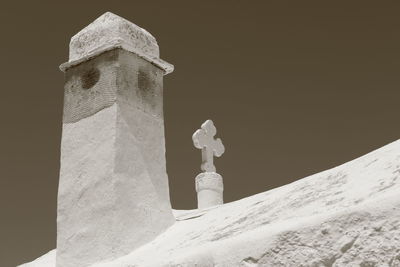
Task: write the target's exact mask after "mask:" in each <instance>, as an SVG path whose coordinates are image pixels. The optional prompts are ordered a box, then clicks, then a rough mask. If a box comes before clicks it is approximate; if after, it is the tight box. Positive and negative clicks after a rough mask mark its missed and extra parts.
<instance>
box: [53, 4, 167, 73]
mask: <svg viewBox="0 0 400 267" xmlns="http://www.w3.org/2000/svg"><path fill="white" fill-rule="evenodd" d="M114 48H123V49H125V50H127V51H130V52H132V53H135V54H137V55H138V56H140V57H142V58H144V59H146V60H147V61H149V62H151V63H152V64H155V65H156V66H158V67H159V68H161V69H163V70H164V71H165V73H166V74H167V73H170V72H172V71H173V69H174V66H173V65H171V64H169V63H167V62H165V61H163V60H162V59H160V52H159V48H158V44H157V41H156V39H155V38H154V37H153V36H152V35H151V34H150V33H149V32H148V31H146V30H145V29H142V28H140V27H139V26H137V25H135V24H133V23H132V22H130V21H128V20H126V19H124V18H121V17H120V16H117V15H115V14H113V13H111V12H106V13H104V14H103V15H102V16H100V17H99V18H97V19H96V20H95V21H93V22H92V23H91V24H89V25H88V26H87V27H85V28H84V29H82V30H81V31H80V32H78V33H77V34H76V35H74V36H73V37H72V38H71V42H70V45H69V61H68V62H67V63H64V64H62V65H61V66H60V68H61V70H66V69H68V68H70V67H72V66H75V65H77V64H80V63H81V62H83V61H86V60H87V59H90V58H92V57H95V56H97V55H99V54H101V53H103V52H105V51H109V50H112V49H114Z"/></svg>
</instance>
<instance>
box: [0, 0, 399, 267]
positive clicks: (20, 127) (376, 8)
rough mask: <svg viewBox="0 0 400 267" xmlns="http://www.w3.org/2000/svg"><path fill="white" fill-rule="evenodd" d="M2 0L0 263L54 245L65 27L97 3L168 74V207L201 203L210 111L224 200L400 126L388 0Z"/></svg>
mask: <svg viewBox="0 0 400 267" xmlns="http://www.w3.org/2000/svg"><path fill="white" fill-rule="evenodd" d="M331 2H332V3H331V4H327V3H328V1H315V2H312V3H311V2H305V1H291V2H283V1H274V2H272V1H25V2H22V1H10V2H9V3H8V4H6V3H5V2H2V4H1V11H0V13H1V14H0V15H1V16H0V21H1V24H0V25H1V26H0V27H1V52H0V53H1V59H2V64H1V67H0V68H1V74H2V75H1V77H2V79H1V88H2V94H1V98H0V99H1V105H0V109H1V110H0V111H1V112H0V116H1V124H2V126H1V138H0V144H1V146H0V147H1V152H0V162H1V179H0V190H1V192H0V207H1V213H0V216H1V220H0V224H1V227H0V266H1V267H3V266H15V265H16V264H20V263H22V262H25V261H29V260H32V259H34V258H36V257H38V256H40V255H41V254H43V253H45V252H47V251H48V250H50V249H52V248H54V247H55V237H56V196H57V185H58V171H59V152H60V138H61V119H62V108H63V82H64V78H63V74H62V73H61V72H60V71H59V70H58V66H59V64H61V63H63V62H65V61H67V57H68V43H69V39H70V38H71V36H73V35H74V34H75V33H76V32H78V31H79V30H81V29H82V28H83V27H85V26H86V25H87V24H89V23H90V22H92V21H93V20H94V19H96V18H97V17H98V16H100V15H101V14H102V13H104V12H106V11H111V12H114V13H116V14H118V15H120V16H122V17H125V18H126V19H128V20H130V21H132V22H134V23H136V24H138V25H139V26H141V27H143V28H145V29H146V30H148V31H149V32H151V33H152V34H153V35H154V36H155V37H156V38H157V40H158V43H159V45H160V49H161V57H162V58H163V59H164V60H167V61H168V62H170V63H172V64H174V65H175V72H174V73H172V74H170V75H168V76H166V77H165V79H164V103H165V123H166V144H167V168H168V174H169V182H170V192H171V198H172V204H173V206H174V207H175V208H178V209H190V208H194V207H195V205H196V194H195V191H194V177H195V176H196V175H197V174H198V173H199V167H200V151H198V150H197V149H195V148H194V147H193V145H192V140H191V135H192V133H193V132H194V131H195V130H196V129H197V128H198V127H199V126H200V125H201V123H202V122H203V121H204V120H206V119H208V118H211V119H213V120H214V122H215V124H216V126H217V129H218V130H219V132H218V135H219V137H221V138H222V140H223V142H224V144H225V147H226V152H225V154H224V155H223V157H222V158H220V159H217V160H216V165H217V170H218V172H219V173H221V174H222V175H223V177H224V183H225V200H226V201H233V200H237V199H240V198H243V197H246V196H250V195H253V194H256V193H259V192H263V191H266V190H269V189H271V188H275V187H277V186H281V185H284V184H287V183H290V182H292V181H295V180H297V179H299V178H302V177H304V176H308V175H310V174H313V173H316V172H319V171H322V170H325V169H328V168H331V167H334V166H336V165H338V164H341V163H344V162H346V161H349V160H351V159H353V158H356V157H358V156H361V155H363V154H365V153H367V152H369V151H371V150H373V149H376V148H379V147H381V146H383V145H385V144H387V143H389V142H392V141H394V140H396V139H398V137H399V136H400V123H399V121H400V120H399V117H400V116H399V114H400V112H399V111H400V105H399V103H400V101H399V97H400V90H399V89H400V88H399V85H400V75H399V70H400V64H399V62H400V50H399V47H400V16H399V14H400V5H399V4H398V3H396V1H391V2H386V1H375V2H373V3H375V4H373V3H370V2H366V1H357V2H355V1H339V2H338V1H331Z"/></svg>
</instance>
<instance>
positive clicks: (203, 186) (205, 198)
mask: <svg viewBox="0 0 400 267" xmlns="http://www.w3.org/2000/svg"><path fill="white" fill-rule="evenodd" d="M195 180H196V192H197V207H198V208H199V209H204V208H208V207H212V206H216V205H221V204H223V203H224V198H223V191H224V184H223V181H222V176H221V175H219V174H218V173H216V172H202V173H200V174H199V175H197V176H196V179H195Z"/></svg>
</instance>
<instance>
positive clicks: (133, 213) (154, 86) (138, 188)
mask: <svg viewBox="0 0 400 267" xmlns="http://www.w3.org/2000/svg"><path fill="white" fill-rule="evenodd" d="M88 73H89V74H92V73H94V74H95V73H98V75H88ZM162 79H163V73H162V70H160V69H159V68H157V67H155V66H154V65H153V64H151V63H149V62H148V61H146V60H144V59H143V58H141V57H139V56H137V55H136V54H134V53H130V52H127V51H126V50H124V49H114V50H112V51H108V52H105V53H103V54H101V55H99V56H98V57H96V58H93V59H92V60H89V61H86V62H83V63H82V64H80V65H77V66H75V67H73V68H70V69H68V70H67V72H66V84H65V95H64V112H63V114H64V116H63V133H62V141H61V164H60V182H59V191H58V203H57V207H58V214H57V266H58V267H76V266H79V267H83V266H88V265H90V264H93V263H95V262H98V261H101V260H106V259H107V260H110V259H113V258H114V259H115V258H118V257H120V256H122V255H126V254H127V253H129V252H131V251H132V250H134V249H136V248H138V247H140V246H142V245H144V244H146V243H148V242H149V241H151V240H153V239H154V238H155V237H157V236H158V235H159V234H160V233H162V232H163V231H165V229H166V228H168V227H169V226H171V225H172V224H173V223H174V222H175V218H174V216H173V214H172V209H171V205H170V199H169V187H168V177H167V173H166V166H165V141H164V119H163V113H162V111H163V98H162V92H163V88H162ZM89 85H90V86H89Z"/></svg>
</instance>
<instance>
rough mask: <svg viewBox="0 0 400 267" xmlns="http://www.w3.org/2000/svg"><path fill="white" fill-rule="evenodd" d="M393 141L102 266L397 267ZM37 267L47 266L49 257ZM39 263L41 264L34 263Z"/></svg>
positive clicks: (191, 214)
mask: <svg viewBox="0 0 400 267" xmlns="http://www.w3.org/2000/svg"><path fill="white" fill-rule="evenodd" d="M399 192H400V141H396V142H393V143H391V144H389V145H387V146H385V147H383V148H380V149H378V150H376V151H373V152H371V153H369V154H367V155H365V156H363V157H360V158H358V159H355V160H353V161H351V162H348V163H346V164H343V165H341V166H338V167H336V168H333V169H330V170H327V171H324V172H321V173H318V174H315V175H311V176H309V177H307V178H304V179H301V180H298V181H296V182H294V183H291V184H288V185H285V186H282V187H279V188H276V189H273V190H270V191H267V192H264V193H261V194H257V195H254V196H251V197H248V198H244V199H241V200H238V201H235V202H231V203H227V204H224V205H222V206H217V207H214V208H209V209H205V210H192V211H174V213H175V216H176V219H177V221H176V223H175V224H174V225H173V226H172V227H170V228H169V229H168V230H167V231H165V232H164V233H163V234H161V235H159V236H158V237H157V238H156V239H154V240H153V241H151V242H150V243H148V244H146V245H144V246H142V247H140V248H139V249H137V250H134V251H132V252H131V253H130V254H128V255H126V256H124V257H121V258H119V259H116V260H113V261H108V262H103V263H97V264H94V265H93V266H95V267H106V266H118V267H120V266H125V267H128V266H130V267H133V266H315V267H322V266H362V267H369V266H386V267H389V266H390V267H395V266H400V195H399ZM45 257H47V258H49V259H48V261H47V262H45V263H44V264H43V265H33V264H34V263H35V262H36V261H34V262H33V263H30V264H26V265H25V267H31V266H43V267H45V266H46V267H47V266H51V267H53V266H54V264H53V262H54V261H52V260H51V258H54V253H53V254H47V256H45ZM40 259H41V260H42V261H43V258H40Z"/></svg>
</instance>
